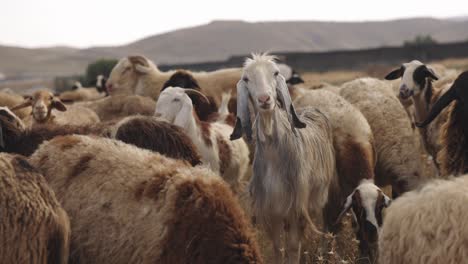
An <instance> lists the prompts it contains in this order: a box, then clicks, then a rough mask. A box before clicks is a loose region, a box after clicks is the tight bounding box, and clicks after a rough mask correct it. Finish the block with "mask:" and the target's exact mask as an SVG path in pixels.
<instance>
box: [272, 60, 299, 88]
mask: <svg viewBox="0 0 468 264" xmlns="http://www.w3.org/2000/svg"><path fill="white" fill-rule="evenodd" d="M277 65H278V68H279V71H280V73H281V75H283V77H284V78H285V79H286V83H287V84H289V85H297V84H301V83H304V80H303V79H302V78H301V76H300V75H299V73H297V72H296V71H295V70H294V69H293V68H291V66H289V65H287V64H284V63H278V64H277Z"/></svg>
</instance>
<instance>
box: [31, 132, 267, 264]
mask: <svg viewBox="0 0 468 264" xmlns="http://www.w3.org/2000/svg"><path fill="white" fill-rule="evenodd" d="M30 161H31V163H32V164H33V165H34V166H37V168H38V169H39V170H40V171H42V172H43V173H44V175H46V179H47V181H48V182H49V185H50V186H51V187H52V189H54V191H55V193H56V195H57V197H58V199H59V201H60V202H61V204H62V205H63V207H64V208H65V209H66V210H67V212H68V213H69V215H70V219H71V228H72V230H73V232H72V237H71V249H70V262H71V263H89V264H93V263H114V264H119V263H141V264H145V263H261V262H262V260H261V257H260V254H259V251H258V246H257V244H256V241H255V236H254V233H253V231H252V228H251V226H250V224H249V222H248V221H247V219H246V216H245V214H244V212H243V211H242V209H241V208H240V206H239V204H238V201H237V200H236V198H235V197H234V196H233V194H232V192H231V191H230V190H229V187H228V186H227V185H226V184H225V183H223V181H222V180H221V179H219V177H217V176H215V175H214V174H213V173H212V172H210V171H209V170H208V169H206V168H201V167H195V168H192V167H189V166H187V165H186V164H185V163H183V162H180V161H177V160H173V159H170V158H166V157H164V156H162V155H159V154H157V153H152V152H150V151H147V150H142V149H139V148H137V147H134V146H132V145H128V144H124V143H121V142H118V141H114V140H111V139H106V138H92V137H88V136H78V135H73V136H64V137H56V138H54V139H52V140H50V141H48V142H46V143H44V144H42V145H41V146H40V147H39V149H38V150H37V151H36V152H35V153H34V154H33V155H32V156H31V158H30Z"/></svg>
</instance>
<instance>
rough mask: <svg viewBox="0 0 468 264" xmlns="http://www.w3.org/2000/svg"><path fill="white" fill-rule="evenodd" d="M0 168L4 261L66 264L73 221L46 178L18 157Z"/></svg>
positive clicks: (4, 159)
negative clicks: (70, 220) (71, 222)
mask: <svg viewBox="0 0 468 264" xmlns="http://www.w3.org/2000/svg"><path fill="white" fill-rule="evenodd" d="M0 167H1V169H0V208H1V212H0V214H1V221H0V245H1V246H0V256H1V262H2V263H37V264H51V263H52V264H65V263H67V259H68V250H69V241H70V222H69V219H68V216H67V213H66V212H65V211H64V210H63V209H62V207H61V206H60V204H59V202H58V201H57V198H56V197H55V194H54V192H53V191H52V190H51V188H50V187H49V186H48V185H47V183H46V181H45V179H44V177H43V176H42V175H41V174H40V173H39V172H38V171H37V170H36V169H35V168H34V167H33V166H32V165H30V164H29V163H28V161H27V160H26V159H25V158H23V157H21V156H19V155H10V154H5V153H2V154H0Z"/></svg>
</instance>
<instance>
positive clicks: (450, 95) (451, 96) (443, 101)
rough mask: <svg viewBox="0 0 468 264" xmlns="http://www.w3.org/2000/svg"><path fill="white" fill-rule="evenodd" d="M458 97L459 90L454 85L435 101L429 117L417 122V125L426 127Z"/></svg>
mask: <svg viewBox="0 0 468 264" xmlns="http://www.w3.org/2000/svg"><path fill="white" fill-rule="evenodd" d="M455 99H457V92H456V91H455V89H454V87H453V86H452V87H451V88H450V89H449V90H448V91H447V92H446V93H445V94H444V95H442V97H441V98H440V99H439V100H437V102H435V104H434V105H433V106H432V109H431V111H430V112H429V115H428V117H427V118H426V120H424V121H423V122H422V123H419V122H417V123H416V126H417V127H425V126H427V125H429V124H430V123H431V122H432V121H433V120H434V119H435V118H436V117H437V116H438V115H439V114H440V112H442V110H444V108H445V107H447V106H448V105H449V104H450V103H451V102H452V101H453V100H455Z"/></svg>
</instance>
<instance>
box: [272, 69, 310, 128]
mask: <svg viewBox="0 0 468 264" xmlns="http://www.w3.org/2000/svg"><path fill="white" fill-rule="evenodd" d="M276 83H277V87H276V92H277V95H278V99H279V100H280V101H281V103H282V105H283V107H284V110H286V112H287V113H288V119H289V123H291V129H292V130H293V131H294V132H295V128H304V127H306V124H305V123H304V122H302V121H301V120H300V119H299V117H298V116H297V114H296V110H295V109H294V105H293V103H292V100H291V95H289V89H288V85H287V84H286V80H285V79H284V77H283V76H281V75H280V74H278V76H277V77H276Z"/></svg>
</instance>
